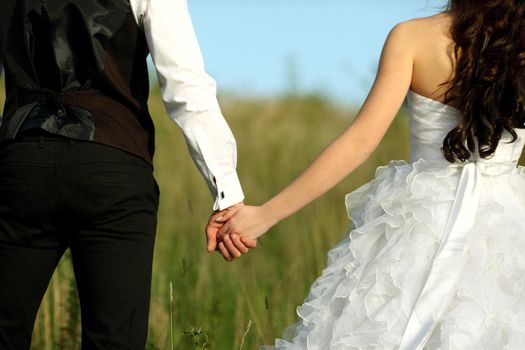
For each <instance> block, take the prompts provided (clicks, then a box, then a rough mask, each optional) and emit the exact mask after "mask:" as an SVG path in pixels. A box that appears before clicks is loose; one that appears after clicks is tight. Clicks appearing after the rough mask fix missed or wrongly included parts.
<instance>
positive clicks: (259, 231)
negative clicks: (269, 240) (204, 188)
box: [218, 206, 275, 241]
mask: <svg viewBox="0 0 525 350" xmlns="http://www.w3.org/2000/svg"><path fill="white" fill-rule="evenodd" d="M219 222H220V220H219ZM274 224H275V223H274V222H273V221H272V220H271V218H270V215H269V214H268V213H267V212H266V211H265V209H264V207H254V206H244V207H242V208H241V209H240V210H239V211H238V212H236V213H235V215H233V217H232V218H230V219H229V220H227V221H224V225H223V226H222V227H221V228H220V230H219V232H218V235H219V236H221V237H226V236H231V235H235V234H238V235H239V236H241V239H242V240H243V241H244V240H247V239H252V240H255V239H257V238H259V237H260V236H262V235H263V234H265V233H266V232H267V231H268V230H269V229H270V228H271V227H272V226H273V225H274Z"/></svg>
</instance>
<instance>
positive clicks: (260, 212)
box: [205, 203, 271, 261]
mask: <svg viewBox="0 0 525 350" xmlns="http://www.w3.org/2000/svg"><path fill="white" fill-rule="evenodd" d="M270 227H271V225H270V224H269V220H267V219H266V217H265V214H264V209H263V207H255V206H247V205H244V203H238V204H236V205H234V206H231V207H229V208H227V209H224V210H221V211H217V212H215V213H213V214H212V215H211V216H210V219H209V220H208V224H207V225H206V229H205V232H206V239H207V241H208V244H207V249H208V252H210V253H211V252H213V251H216V250H217V251H218V252H219V253H220V254H221V255H222V256H223V258H224V259H225V260H227V261H233V260H234V259H236V258H239V257H241V256H242V255H243V254H246V253H248V252H249V251H250V250H251V249H253V248H255V247H256V246H257V239H258V238H259V237H260V236H262V235H263V234H264V233H266V232H267V231H268V229H269V228H270Z"/></svg>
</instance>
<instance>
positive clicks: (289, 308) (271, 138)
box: [0, 94, 409, 350]
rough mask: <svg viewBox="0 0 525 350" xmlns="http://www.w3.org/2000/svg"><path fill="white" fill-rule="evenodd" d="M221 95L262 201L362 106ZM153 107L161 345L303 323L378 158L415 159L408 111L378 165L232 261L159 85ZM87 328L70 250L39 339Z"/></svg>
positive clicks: (156, 312)
mask: <svg viewBox="0 0 525 350" xmlns="http://www.w3.org/2000/svg"><path fill="white" fill-rule="evenodd" d="M0 100H1V97H0ZM0 102H1V101H0ZM221 104H222V107H223V112H224V114H225V116H226V117H227V119H228V122H229V123H230V125H231V128H232V130H233V132H234V134H235V135H236V138H237V143H238V149H239V166H238V171H239V175H240V178H241V181H242V183H243V187H244V191H245V194H246V202H247V203H253V204H257V203H261V202H262V201H264V200H266V199H268V198H269V197H270V196H271V195H273V194H275V193H276V192H277V191H279V190H280V189H281V188H283V187H284V186H285V185H287V184H288V183H289V182H290V181H291V180H292V179H293V178H294V177H295V176H297V175H298V174H299V173H300V172H301V171H302V170H303V169H304V168H305V167H306V165H307V164H308V163H309V162H310V161H312V160H313V158H314V157H315V156H316V155H317V154H318V153H319V152H320V151H321V150H322V149H323V148H324V147H325V146H326V145H327V144H328V142H329V141H330V140H332V139H333V138H335V137H336V136H337V135H338V134H340V133H341V132H342V131H343V130H344V129H345V127H346V126H347V125H348V124H349V123H350V121H351V119H352V117H353V115H354V113H353V112H352V111H351V110H346V109H343V108H340V107H336V106H334V105H331V104H329V103H327V102H325V101H324V100H323V99H322V98H320V97H318V96H306V97H293V96H290V97H282V98H279V99H274V100H247V99H242V100H241V99H235V98H223V99H221ZM150 106H151V112H152V115H153V116H154V119H155V123H156V127H157V153H156V159H155V165H156V170H155V175H156V178H157V181H158V182H159V184H160V187H161V205H160V211H159V226H158V234H157V242H156V252H155V261H154V275H153V287H152V299H151V315H150V330H149V345H148V347H149V349H170V348H171V338H173V345H174V349H218V350H223V349H224V350H229V349H256V348H257V346H258V345H260V344H270V343H272V342H273V339H274V338H275V337H279V336H280V335H281V332H282V330H283V329H284V328H285V327H286V326H288V325H290V324H292V323H295V322H296V316H295V308H296V307H297V306H298V305H300V304H301V302H302V300H303V299H304V297H305V296H306V295H307V292H308V287H309V285H310V284H311V283H312V282H313V281H314V279H315V278H316V276H317V275H318V274H319V273H320V271H321V270H322V268H323V267H324V265H325V261H326V251H327V250H328V248H329V247H330V246H332V245H334V244H335V243H337V242H338V241H339V240H340V239H341V237H342V236H343V235H344V234H345V232H346V231H347V227H348V219H347V216H346V213H345V206H344V195H345V194H346V193H347V192H349V191H351V190H353V189H355V188H356V187H358V186H359V185H361V184H363V183H365V182H366V181H368V180H370V179H371V178H372V176H373V174H374V171H375V168H376V167H377V166H378V165H380V164H385V163H387V162H388V161H389V160H390V159H408V157H409V144H408V127H407V120H406V116H405V114H404V113H403V112H402V113H401V114H400V115H399V116H398V117H397V118H396V120H395V122H394V124H393V125H392V127H391V129H390V130H389V132H388V134H387V136H386V138H385V140H384V142H383V143H382V144H381V146H380V147H379V149H378V150H377V151H376V152H375V153H374V154H373V155H372V157H371V158H370V160H369V161H368V162H367V163H366V164H364V165H363V166H362V167H361V168H359V169H358V170H357V171H356V172H355V173H354V174H352V175H351V176H349V177H348V178H347V179H346V180H345V181H343V182H342V183H341V184H339V185H338V186H337V187H336V188H334V189H333V190H332V191H330V192H329V193H328V194H327V195H325V196H324V197H322V198H321V199H319V200H317V201H316V202H314V203H313V204H311V205H309V206H308V207H306V208H305V209H303V210H302V211H300V212H299V213H298V214H296V215H295V216H293V217H291V218H289V219H288V220H286V221H284V222H282V223H280V224H279V225H278V226H276V227H275V228H274V229H272V231H270V233H269V234H268V235H267V236H265V237H263V239H262V241H261V244H260V246H259V247H258V249H256V250H254V251H253V252H251V253H250V254H249V255H247V256H246V257H244V258H243V259H241V260H238V261H235V262H234V263H231V264H229V263H226V262H224V261H223V260H222V258H221V257H220V256H219V255H218V254H208V253H206V251H205V237H204V234H203V228H204V225H205V223H206V221H207V218H208V216H209V215H210V213H211V204H212V200H211V197H210V195H209V193H208V190H207V188H206V186H205V184H204V181H203V180H202V179H201V178H200V175H199V174H198V172H197V170H196V168H195V167H194V166H193V163H192V161H191V159H190V157H189V155H188V152H187V150H186V146H185V143H184V140H183V137H182V135H181V133H180V131H179V130H178V129H177V127H176V126H175V125H174V124H173V123H172V122H171V121H170V120H169V119H168V118H167V117H166V115H165V113H164V109H163V107H162V105H161V103H160V101H159V98H158V94H153V96H152V99H151V102H150ZM170 283H172V285H173V289H172V301H170ZM170 311H171V314H172V321H171V322H170ZM79 327H80V325H79V310H78V301H77V299H76V292H75V288H74V279H73V276H72V272H71V267H70V258H69V256H67V255H66V257H65V258H64V259H63V261H62V262H61V264H60V266H59V269H58V270H57V271H56V273H55V275H54V277H53V280H52V281H51V284H50V288H49V290H48V293H47V295H46V297H45V299H44V301H43V304H42V307H41V310H40V312H39V315H38V320H37V323H36V325H35V329H34V338H33V339H34V341H33V343H34V345H33V349H35V350H44V349H53V350H54V349H66V350H69V349H76V348H78V347H79V336H80V328H79ZM170 328H172V331H171V330H170Z"/></svg>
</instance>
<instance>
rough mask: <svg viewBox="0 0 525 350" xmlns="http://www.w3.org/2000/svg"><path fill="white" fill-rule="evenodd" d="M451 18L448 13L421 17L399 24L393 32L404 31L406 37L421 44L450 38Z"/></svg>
mask: <svg viewBox="0 0 525 350" xmlns="http://www.w3.org/2000/svg"><path fill="white" fill-rule="evenodd" d="M450 25H451V19H450V16H449V15H448V14H447V13H439V14H437V15H434V16H430V17H420V18H414V19H410V20H408V21H404V22H401V23H399V24H397V25H396V26H395V27H394V28H393V29H392V32H397V33H402V34H401V35H403V36H404V37H405V39H406V40H407V41H408V42H410V41H412V42H414V43H415V44H418V45H420V44H421V43H422V42H423V43H424V42H429V41H432V42H434V43H435V40H440V39H445V40H446V39H447V38H450V35H449V32H450Z"/></svg>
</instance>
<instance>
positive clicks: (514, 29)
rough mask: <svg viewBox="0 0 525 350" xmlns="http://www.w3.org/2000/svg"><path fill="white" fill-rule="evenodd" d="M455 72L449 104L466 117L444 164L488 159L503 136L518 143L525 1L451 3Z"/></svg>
mask: <svg viewBox="0 0 525 350" xmlns="http://www.w3.org/2000/svg"><path fill="white" fill-rule="evenodd" d="M446 12H447V13H449V14H450V15H451V17H452V26H451V30H450V33H451V36H452V39H453V41H454V42H455V48H454V54H455V58H456V67H455V74H454V77H453V78H452V79H451V80H450V81H449V82H447V83H446V85H447V86H448V89H447V92H446V95H445V101H446V103H450V102H454V104H455V105H458V106H459V109H460V111H461V115H462V118H461V121H460V123H459V125H458V126H457V127H456V128H454V129H452V130H451V131H450V132H449V133H448V135H447V136H446V138H445V139H444V141H443V154H444V156H445V158H446V159H447V160H448V161H449V162H451V163H454V162H455V161H456V160H460V161H462V162H464V161H466V160H468V159H469V158H470V156H471V154H472V153H473V152H475V151H476V143H475V140H476V139H477V141H478V152H479V155H480V157H482V158H489V157H490V156H491V155H493V154H494V152H495V151H496V147H497V146H498V142H499V141H500V139H501V135H502V133H503V132H504V130H507V131H508V132H509V133H510V134H511V135H512V136H513V140H512V142H514V141H516V138H517V135H516V132H515V131H514V129H515V128H524V127H525V126H524V125H525V110H524V104H525V70H524V67H525V32H524V29H525V19H524V13H525V1H524V0H481V1H480V0H450V2H449V5H448V8H447V10H446Z"/></svg>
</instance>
